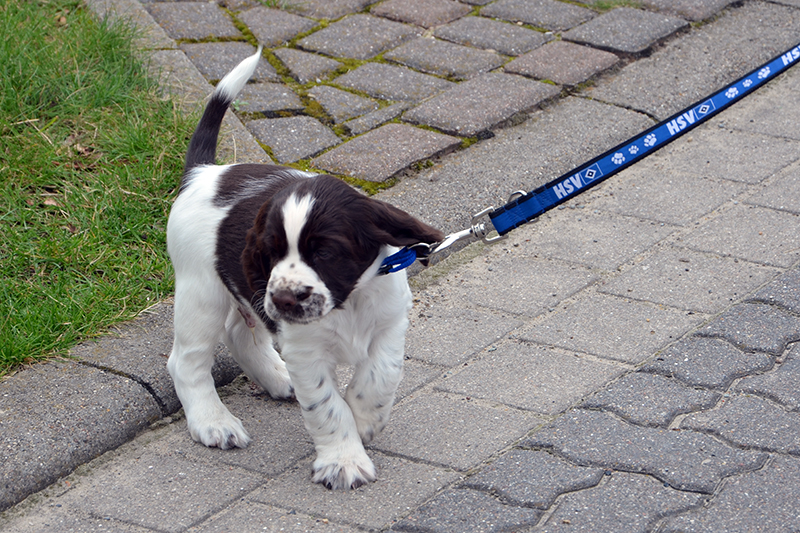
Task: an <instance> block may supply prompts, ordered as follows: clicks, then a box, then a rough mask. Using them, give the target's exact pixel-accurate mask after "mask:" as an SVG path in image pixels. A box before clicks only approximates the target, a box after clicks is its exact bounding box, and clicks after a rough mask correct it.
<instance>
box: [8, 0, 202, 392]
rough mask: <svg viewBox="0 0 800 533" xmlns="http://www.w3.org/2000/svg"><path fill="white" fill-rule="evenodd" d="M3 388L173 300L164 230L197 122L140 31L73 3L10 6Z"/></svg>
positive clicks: (15, 0) (52, 0)
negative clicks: (173, 98) (165, 94)
mask: <svg viewBox="0 0 800 533" xmlns="http://www.w3.org/2000/svg"><path fill="white" fill-rule="evenodd" d="M0 29H1V32H2V35H3V39H2V41H3V42H2V44H0V277H2V282H0V376H2V375H5V374H7V373H9V372H12V371H13V370H14V369H16V368H18V367H19V366H20V365H23V364H28V363H31V362H34V361H37V360H42V359H45V358H47V357H51V356H54V355H64V354H66V353H67V351H68V350H69V348H70V347H71V346H73V345H74V344H75V343H76V342H78V341H80V340H82V339H85V338H89V337H93V336H96V335H99V334H100V333H102V332H103V331H105V330H107V328H108V327H109V326H110V325H112V324H114V323H117V322H120V321H122V320H127V319H130V318H132V317H134V316H136V315H137V314H138V313H140V312H141V311H142V310H143V309H145V308H147V307H148V306H150V305H153V304H154V303H156V302H158V301H159V300H160V299H162V298H163V297H164V296H165V295H167V294H169V293H170V292H171V291H172V289H173V282H172V272H171V267H170V264H169V259H168V257H167V253H166V243H165V226H166V220H167V215H168V212H169V208H170V205H171V202H172V200H173V198H174V196H175V194H176V186H177V184H178V181H179V179H180V174H181V171H182V166H183V156H184V150H185V146H186V144H187V142H188V137H189V136H190V134H191V131H192V129H193V124H191V122H190V121H189V120H187V119H185V118H183V117H181V116H180V115H179V114H178V113H177V111H176V109H175V108H174V106H173V105H172V104H171V103H170V102H168V101H164V100H162V99H161V98H159V96H158V94H157V91H156V86H155V83H154V81H153V80H150V79H148V77H147V76H146V71H145V69H144V67H143V65H142V64H141V63H140V62H139V61H138V60H137V59H136V57H135V55H134V53H133V52H134V51H133V49H132V47H131V37H132V31H131V30H130V29H129V28H125V27H123V26H121V25H118V24H115V25H114V26H113V27H109V26H108V25H106V24H103V23H99V22H97V21H96V20H95V18H94V17H93V16H92V14H91V13H90V12H88V10H86V9H85V8H84V7H83V6H82V4H81V3H80V2H79V1H75V0H49V1H48V0H40V1H33V0H6V1H4V2H2V4H0Z"/></svg>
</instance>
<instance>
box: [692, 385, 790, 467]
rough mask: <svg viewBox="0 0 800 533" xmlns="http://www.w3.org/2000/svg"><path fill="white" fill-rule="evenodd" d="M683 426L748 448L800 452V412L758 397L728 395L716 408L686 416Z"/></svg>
mask: <svg viewBox="0 0 800 533" xmlns="http://www.w3.org/2000/svg"><path fill="white" fill-rule="evenodd" d="M681 428H684V429H693V430H695V431H702V432H703V433H709V434H712V435H717V436H719V437H721V438H723V439H724V440H725V441H727V442H731V443H733V444H736V445H738V446H742V447H744V448H748V449H758V450H765V451H769V452H778V453H789V454H793V455H800V441H799V440H798V439H797V435H798V434H800V413H796V412H795V413H790V412H786V411H785V410H784V409H782V408H781V407H779V406H777V405H775V404H772V403H770V402H769V401H767V400H765V399H763V398H758V397H757V396H749V395H736V396H732V397H729V398H725V399H723V401H722V402H720V406H719V407H718V408H717V409H713V410H711V411H706V412H702V413H694V414H692V415H690V416H688V417H686V418H684V419H683V421H682V422H681Z"/></svg>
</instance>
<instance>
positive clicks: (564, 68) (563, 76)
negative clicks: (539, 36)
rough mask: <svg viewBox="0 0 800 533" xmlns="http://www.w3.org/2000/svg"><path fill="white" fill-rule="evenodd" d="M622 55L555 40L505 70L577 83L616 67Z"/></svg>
mask: <svg viewBox="0 0 800 533" xmlns="http://www.w3.org/2000/svg"><path fill="white" fill-rule="evenodd" d="M618 61H619V58H617V56H615V55H614V54H612V53H610V52H604V51H602V50H596V49H594V48H590V47H588V46H580V45H577V44H574V43H570V42H567V41H555V42H553V43H549V44H547V45H545V46H542V47H540V48H537V49H536V50H534V51H532V52H529V53H527V54H525V55H524V56H522V57H520V58H518V59H515V60H514V61H512V62H510V63H508V64H506V66H505V67H504V68H505V71H506V72H510V73H512V74H521V75H523V76H528V77H530V78H537V79H540V80H551V81H554V82H556V83H558V84H561V85H577V84H579V83H582V82H584V81H586V80H588V79H589V78H591V77H592V76H594V75H595V74H598V73H600V72H602V71H604V70H606V69H609V68H611V67H613V66H614V65H615V64H616V63H617V62H618Z"/></svg>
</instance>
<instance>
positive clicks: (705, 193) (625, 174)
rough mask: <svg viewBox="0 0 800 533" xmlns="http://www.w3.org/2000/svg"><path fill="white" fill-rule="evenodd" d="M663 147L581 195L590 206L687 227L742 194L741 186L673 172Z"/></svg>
mask: <svg viewBox="0 0 800 533" xmlns="http://www.w3.org/2000/svg"><path fill="white" fill-rule="evenodd" d="M672 154H673V152H672V151H670V148H669V147H667V148H665V149H664V150H661V151H659V152H657V153H656V154H653V155H652V156H649V157H648V158H647V159H645V160H644V161H641V162H639V163H637V164H636V165H634V166H632V167H629V168H627V169H625V170H623V171H622V172H620V173H619V174H617V176H615V177H614V179H613V180H609V181H607V182H605V183H604V184H602V185H601V186H600V187H598V188H596V189H594V190H592V191H590V192H588V193H585V194H588V195H589V196H588V198H590V199H591V200H592V207H593V208H595V209H600V210H604V211H605V210H607V211H613V212H614V213H620V214H622V215H630V216H635V217H639V218H643V219H648V220H657V221H659V222H666V223H667V224H676V225H679V226H688V225H690V224H694V223H695V222H697V220H699V219H700V218H701V217H702V216H703V215H705V214H707V213H710V212H711V211H713V210H714V209H717V208H718V207H720V206H721V205H722V204H724V203H725V202H727V201H729V200H730V199H731V198H734V197H735V196H736V195H738V194H739V193H741V192H743V191H744V190H745V188H746V186H745V185H744V184H743V183H738V182H733V181H730V180H726V179H717V178H709V177H707V176H698V175H697V174H694V173H686V172H678V171H675V170H673V167H672V166H671V162H673V161H674V159H673V158H672Z"/></svg>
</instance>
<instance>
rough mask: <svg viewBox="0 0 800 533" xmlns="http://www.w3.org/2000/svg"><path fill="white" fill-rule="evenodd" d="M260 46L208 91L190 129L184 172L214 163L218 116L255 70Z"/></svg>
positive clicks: (223, 114) (223, 112)
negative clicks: (203, 105) (190, 135)
mask: <svg viewBox="0 0 800 533" xmlns="http://www.w3.org/2000/svg"><path fill="white" fill-rule="evenodd" d="M261 49H262V47H261V46H259V47H258V51H257V52H256V53H255V54H253V55H252V56H250V57H248V58H247V59H245V60H244V61H242V62H241V63H239V64H238V65H236V67H235V68H234V69H233V70H232V71H230V72H229V73H228V74H226V75H225V77H224V78H222V80H220V82H219V83H218V84H217V88H216V89H214V92H213V93H212V94H211V99H210V100H209V102H208V105H207V106H206V110H205V111H204V112H203V117H202V118H201V119H200V122H199V123H198V124H197V128H196V129H195V130H194V134H193V135H192V140H191V141H189V149H188V150H187V151H186V165H185V166H184V176H186V173H187V172H189V170H191V169H192V168H194V167H196V166H198V165H213V164H214V162H215V160H216V155H217V137H218V136H219V130H220V127H221V125H222V119H223V117H225V112H226V111H227V110H228V106H230V105H231V103H232V102H233V101H234V100H235V99H236V96H237V95H238V94H239V92H240V91H241V90H242V88H244V86H245V84H246V83H247V80H249V79H250V77H251V76H252V75H253V72H255V70H256V67H257V66H258V60H259V59H261Z"/></svg>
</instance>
